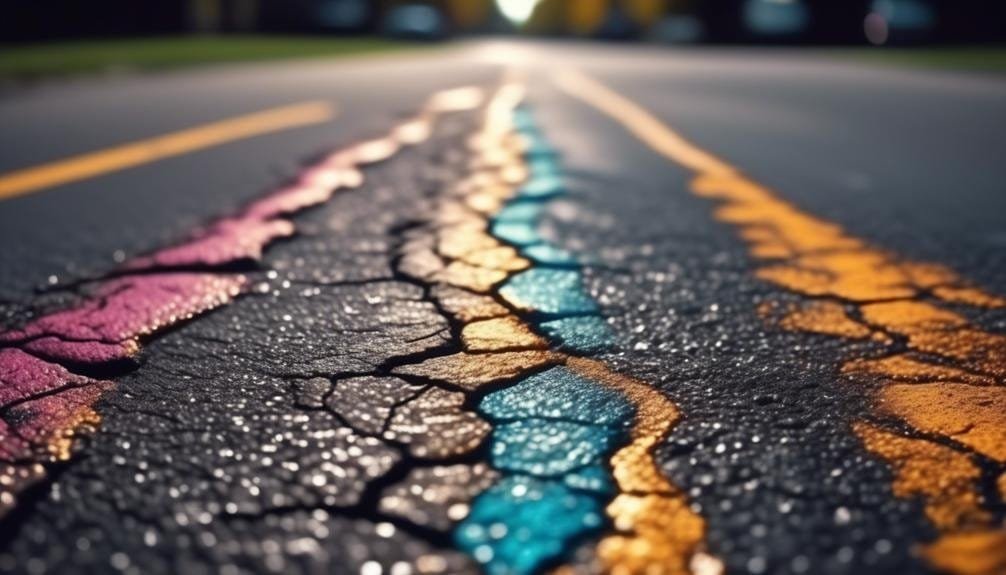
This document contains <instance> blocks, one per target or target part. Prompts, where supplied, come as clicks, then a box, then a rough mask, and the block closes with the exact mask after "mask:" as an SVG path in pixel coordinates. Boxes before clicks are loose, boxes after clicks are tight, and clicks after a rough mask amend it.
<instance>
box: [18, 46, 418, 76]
mask: <svg viewBox="0 0 1006 575" xmlns="http://www.w3.org/2000/svg"><path fill="white" fill-rule="evenodd" d="M415 46H416V45H415V44H409V43H405V42H395V41H391V40H383V39H379V38H324V37H290V36H177V37H163V38H143V39H122V40H83V41H74V42H59V43H53V44H38V45H26V46H14V47H3V48H0V78H7V79H12V78H13V79H27V78H39V77H48V76H63V75H70V74H83V73H88V72H100V71H108V70H119V69H128V70H133V69H140V70H149V69H163V68H177V67H183V66H195V65H200V64H209V63H221V62H242V61H255V60H259V61H260V60H277V59H283V58H315V57H328V56H349V55H356V54H364V53H374V52H385V51H390V50H399V49H405V48H411V47H415Z"/></svg>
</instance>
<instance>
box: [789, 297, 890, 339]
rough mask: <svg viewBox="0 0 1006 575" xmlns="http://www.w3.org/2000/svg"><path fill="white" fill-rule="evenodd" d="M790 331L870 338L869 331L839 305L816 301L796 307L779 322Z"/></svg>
mask: <svg viewBox="0 0 1006 575" xmlns="http://www.w3.org/2000/svg"><path fill="white" fill-rule="evenodd" d="M779 325H781V326H782V327H784V328H786V329H788V330H792V331H809V332H812V333H820V334H824V335H834V336H839V337H847V338H852V339H862V338H866V337H870V335H871V333H872V332H870V329H869V328H868V327H866V326H865V325H863V324H861V323H859V322H857V321H855V320H853V319H852V318H850V317H849V316H848V315H847V314H846V313H845V309H844V308H843V307H842V305H841V304H839V303H836V302H831V301H816V302H810V303H808V304H806V305H803V306H800V307H797V308H796V309H794V310H792V311H790V312H789V313H787V314H786V316H785V317H783V318H782V320H781V321H780V322H779Z"/></svg>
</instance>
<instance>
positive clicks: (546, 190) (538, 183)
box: [517, 174, 566, 200]
mask: <svg viewBox="0 0 1006 575" xmlns="http://www.w3.org/2000/svg"><path fill="white" fill-rule="evenodd" d="M565 191H566V187H565V186H564V185H563V183H562V178H561V177H559V175H558V174H553V175H541V176H537V175H536V176H535V177H533V178H531V180H530V181H528V182H527V183H526V184H524V185H523V186H521V187H520V188H519V189H518V190H517V196H518V197H521V198H526V199H536V200H545V199H551V198H554V197H556V196H560V195H562V194H563V193H564V192H565Z"/></svg>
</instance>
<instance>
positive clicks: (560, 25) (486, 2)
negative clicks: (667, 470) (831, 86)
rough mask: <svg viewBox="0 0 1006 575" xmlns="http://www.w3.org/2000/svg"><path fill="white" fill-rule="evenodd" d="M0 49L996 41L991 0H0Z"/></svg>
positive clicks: (1003, 32)
mask: <svg viewBox="0 0 1006 575" xmlns="http://www.w3.org/2000/svg"><path fill="white" fill-rule="evenodd" d="M2 10H3V11H4V12H5V14H4V15H3V17H2V18H0V39H2V40H3V41H4V42H7V43H13V42H39V41H51V40H56V39H71V38H72V39H76V38H86V37H99V36H100V37H107V36H123V37H127V36H148V35H164V34H178V33H200V34H230V33H240V34H249V33H283V34H291V33H297V34H343V35H346V34H353V35H363V34H384V35H391V36H405V37H418V38H431V39H435V38H446V37H450V36H457V35H470V34H485V33H496V34H501V33H514V32H518V33H526V34H534V35H543V36H572V37H587V38H609V39H625V40H637V39H646V40H652V41H666V42H726V43H737V42H771V43H775V42H785V43H814V44H863V43H870V44H878V45H879V44H892V43H893V44H917V43H958V42H969V43H971V42H996V41H1003V40H1004V39H1006V25H1004V24H1006V2H1003V1H1002V0H427V1H408V0H405V1H397V0H144V1H142V2H137V1H136V0H91V1H84V0H6V1H5V2H4V3H3V8H2Z"/></svg>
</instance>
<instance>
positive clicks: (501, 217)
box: [493, 201, 545, 224]
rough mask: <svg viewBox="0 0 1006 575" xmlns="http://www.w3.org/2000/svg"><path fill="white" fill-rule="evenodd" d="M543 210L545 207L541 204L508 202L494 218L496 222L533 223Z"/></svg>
mask: <svg viewBox="0 0 1006 575" xmlns="http://www.w3.org/2000/svg"><path fill="white" fill-rule="evenodd" d="M544 210H545V205H544V204H542V203H541V202H527V201H516V202H509V203H507V204H506V205H505V206H503V209H501V210H500V211H499V212H498V213H497V214H496V215H495V216H493V221H496V222H524V223H528V224H533V223H535V222H536V221H537V220H538V218H539V217H540V216H541V213H542V212H543V211H544Z"/></svg>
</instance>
